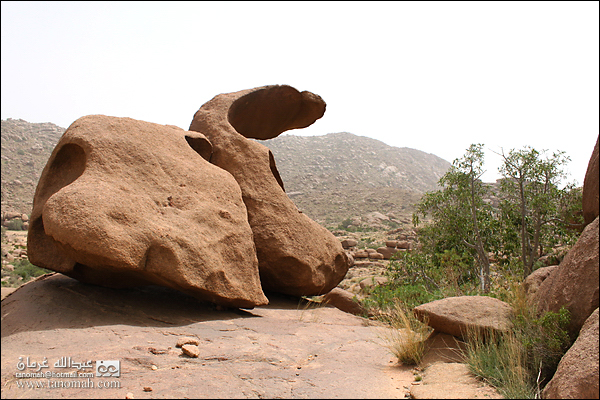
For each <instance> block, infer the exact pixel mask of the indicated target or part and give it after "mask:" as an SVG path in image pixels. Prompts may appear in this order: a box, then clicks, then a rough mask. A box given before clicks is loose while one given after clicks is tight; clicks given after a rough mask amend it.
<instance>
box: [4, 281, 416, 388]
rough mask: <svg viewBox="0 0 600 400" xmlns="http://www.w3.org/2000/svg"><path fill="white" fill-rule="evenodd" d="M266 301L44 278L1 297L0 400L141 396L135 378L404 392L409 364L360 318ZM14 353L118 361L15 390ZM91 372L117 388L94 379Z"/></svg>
mask: <svg viewBox="0 0 600 400" xmlns="http://www.w3.org/2000/svg"><path fill="white" fill-rule="evenodd" d="M269 299H270V304H269V305H267V306H258V307H255V308H254V309H253V310H251V311H247V310H239V309H230V310H226V311H217V310H215V307H211V306H209V305H208V304H206V303H203V302H201V301H199V300H197V299H195V298H193V297H191V296H188V295H186V294H184V293H181V292H177V291H175V290H172V289H169V288H162V287H157V286H148V287H142V288H133V289H111V288H105V287H100V286H91V285H85V284H82V283H80V282H78V281H76V280H74V279H71V278H68V277H66V276H62V275H60V274H55V275H53V276H50V277H48V276H45V277H44V279H41V280H37V281H34V282H30V283H27V284H25V285H23V286H21V287H20V288H19V289H18V290H17V291H15V292H14V293H12V294H11V295H10V296H8V297H7V298H6V299H4V300H3V301H2V343H1V349H2V368H1V381H0V389H1V391H2V398H3V399H5V398H125V396H126V394H127V393H131V394H132V395H133V398H148V393H144V391H143V388H144V387H151V388H152V397H153V398H214V397H218V398H257V397H262V398H404V397H405V395H406V394H407V392H408V390H407V389H405V386H406V387H407V386H409V385H410V382H411V381H413V380H414V378H413V374H412V373H411V368H410V367H409V368H405V367H402V366H397V365H396V364H395V362H396V359H395V357H393V356H392V355H391V354H390V353H389V352H388V351H387V349H386V348H385V347H384V346H383V345H382V343H380V339H379V338H378V336H377V335H378V331H377V330H375V329H374V327H372V326H368V324H366V323H365V320H364V319H362V318H359V317H356V316H354V315H350V314H348V313H344V312H341V311H339V310H337V309H336V308H333V307H319V308H314V309H308V310H303V309H301V308H299V307H298V302H299V300H298V299H297V298H289V297H286V296H282V295H270V298H269ZM181 337H193V338H200V343H199V344H198V346H197V347H198V349H199V356H198V357H197V358H189V357H186V356H182V355H181V349H179V348H176V347H175V345H176V343H177V341H178V339H179V338H181ZM156 349H164V350H166V351H165V352H162V351H156ZM153 350H154V351H153ZM19 357H24V360H25V357H30V360H31V361H32V362H33V361H36V362H37V361H40V362H41V361H42V360H43V359H44V357H47V359H48V361H49V362H48V364H49V366H50V368H48V369H47V370H49V371H53V372H60V370H59V369H56V368H53V366H52V365H53V363H54V362H55V361H56V360H57V359H58V358H60V357H72V359H73V360H76V361H77V362H79V361H82V360H92V361H93V363H94V362H95V361H97V360H120V362H121V376H120V377H119V378H95V377H93V378H91V380H92V381H94V383H95V386H94V388H76V387H70V388H55V389H34V388H27V387H25V388H20V387H18V386H17V382H18V381H20V382H24V381H29V382H33V381H34V380H35V379H24V380H19V379H15V373H16V372H18V370H17V368H16V366H17V363H18V361H19ZM93 365H94V364H93ZM153 365H155V366H156V367H157V368H156V369H155V370H154V369H153V368H152V366H153ZM72 370H73V371H77V370H76V369H75V368H72ZM65 371H66V369H65ZM88 371H89V370H88ZM67 372H71V370H68V371H67ZM92 372H94V371H92ZM101 379H104V380H106V381H107V382H109V381H115V380H118V381H119V382H120V388H98V383H99V381H100V380H101ZM64 380H65V381H71V380H73V379H64ZM43 381H45V382H46V381H47V380H46V379H43Z"/></svg>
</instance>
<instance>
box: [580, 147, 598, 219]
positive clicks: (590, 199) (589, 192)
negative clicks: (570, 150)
mask: <svg viewBox="0 0 600 400" xmlns="http://www.w3.org/2000/svg"><path fill="white" fill-rule="evenodd" d="M598 140H599V139H596V146H595V147H594V151H593V152H592V156H591V157H590V161H589V163H588V167H587V171H586V173H585V178H584V179H583V194H582V203H583V220H584V223H585V224H586V225H587V224H589V223H591V222H592V221H593V220H594V219H595V218H596V217H597V216H598V209H599V208H600V206H599V200H598V193H599V191H600V188H599V184H598V179H599V178H598V175H599V174H600V172H599V167H598V162H599V161H598Z"/></svg>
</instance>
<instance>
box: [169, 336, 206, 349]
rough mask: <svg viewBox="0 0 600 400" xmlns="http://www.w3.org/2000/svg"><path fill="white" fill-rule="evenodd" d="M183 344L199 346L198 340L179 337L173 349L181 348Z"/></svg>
mask: <svg viewBox="0 0 600 400" xmlns="http://www.w3.org/2000/svg"><path fill="white" fill-rule="evenodd" d="M184 344H193V345H196V346H198V345H199V344H200V340H198V338H194V337H180V338H179V339H177V344H176V345H175V347H181V346H183V345H184Z"/></svg>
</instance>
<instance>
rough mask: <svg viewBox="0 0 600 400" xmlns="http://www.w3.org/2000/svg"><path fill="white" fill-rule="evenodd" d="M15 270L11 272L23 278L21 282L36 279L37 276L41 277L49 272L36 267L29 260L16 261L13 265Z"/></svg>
mask: <svg viewBox="0 0 600 400" xmlns="http://www.w3.org/2000/svg"><path fill="white" fill-rule="evenodd" d="M13 265H14V267H15V270H14V271H13V272H14V274H15V275H18V276H20V277H21V278H23V282H27V281H29V280H30V279H31V278H36V277H38V276H42V275H44V274H47V273H49V272H52V271H49V270H47V269H44V268H40V267H37V266H35V265H33V264H32V263H30V262H29V260H23V259H21V260H17V261H15V262H14V263H13Z"/></svg>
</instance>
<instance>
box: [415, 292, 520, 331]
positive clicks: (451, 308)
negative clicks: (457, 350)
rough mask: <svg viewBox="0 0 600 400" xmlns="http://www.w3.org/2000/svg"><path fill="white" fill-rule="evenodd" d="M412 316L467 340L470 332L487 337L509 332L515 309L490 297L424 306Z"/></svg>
mask: <svg viewBox="0 0 600 400" xmlns="http://www.w3.org/2000/svg"><path fill="white" fill-rule="evenodd" d="M413 312H414V314H415V316H416V317H417V318H418V319H419V320H420V321H421V322H425V323H427V324H428V325H429V326H431V327H432V328H434V329H435V330H437V331H439V332H443V333H447V334H450V335H452V336H456V337H458V338H464V339H466V338H467V335H468V333H469V332H468V331H469V330H470V329H473V330H474V331H475V332H476V333H479V334H485V333H486V332H487V331H488V330H490V329H491V330H495V331H506V330H508V329H510V328H511V327H512V323H511V317H512V315H513V309H512V307H511V306H510V305H508V304H507V303H505V302H503V301H501V300H498V299H495V298H493V297H488V296H458V297H447V298H445V299H441V300H435V301H432V302H430V303H425V304H421V305H420V306H417V307H415V308H414V309H413Z"/></svg>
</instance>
